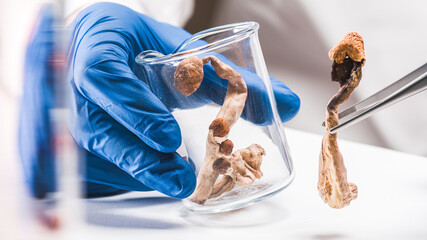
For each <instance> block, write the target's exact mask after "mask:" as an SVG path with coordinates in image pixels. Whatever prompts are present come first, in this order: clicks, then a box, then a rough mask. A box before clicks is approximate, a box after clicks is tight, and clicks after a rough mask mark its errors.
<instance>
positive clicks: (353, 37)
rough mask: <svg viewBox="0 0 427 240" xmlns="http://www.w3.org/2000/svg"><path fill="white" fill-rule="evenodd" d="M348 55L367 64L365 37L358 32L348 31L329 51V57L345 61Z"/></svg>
mask: <svg viewBox="0 0 427 240" xmlns="http://www.w3.org/2000/svg"><path fill="white" fill-rule="evenodd" d="M346 57H349V58H351V59H352V60H353V61H356V62H361V63H362V66H363V65H365V61H366V58H365V47H364V43H363V38H362V37H361V36H360V35H359V34H358V33H356V32H351V33H347V34H346V35H345V36H344V38H343V39H342V40H341V41H340V42H339V43H338V44H337V45H335V46H334V47H333V48H332V49H331V50H330V51H329V58H330V59H331V60H334V61H335V62H337V63H343V62H344V59H345V58H346Z"/></svg>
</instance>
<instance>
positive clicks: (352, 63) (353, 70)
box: [317, 32, 366, 208]
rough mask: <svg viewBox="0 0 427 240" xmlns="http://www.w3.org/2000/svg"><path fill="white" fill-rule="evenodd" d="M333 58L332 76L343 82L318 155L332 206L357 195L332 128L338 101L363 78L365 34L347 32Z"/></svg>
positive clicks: (323, 185)
mask: <svg viewBox="0 0 427 240" xmlns="http://www.w3.org/2000/svg"><path fill="white" fill-rule="evenodd" d="M329 58H331V60H333V61H334V62H333V64H332V72H331V78H332V81H335V82H338V83H339V84H340V90H339V91H338V93H336V94H335V95H334V96H333V97H332V98H331V99H330V100H329V103H328V105H327V109H326V120H325V123H326V132H325V135H324V137H323V140H322V150H321V153H320V156H319V181H318V185H317V188H318V190H319V193H320V196H321V198H322V199H323V201H324V202H325V203H327V204H328V205H329V206H330V207H332V208H343V207H345V206H347V205H349V204H350V201H351V200H354V199H356V198H357V194H358V193H357V186H356V185H355V184H353V183H349V182H347V169H346V168H345V166H344V160H343V156H342V154H341V152H340V151H339V148H338V143H337V134H336V133H333V134H331V133H330V132H329V130H330V129H331V128H333V127H334V126H336V125H338V105H340V104H342V103H343V102H345V101H346V100H347V99H348V98H349V97H350V94H351V93H352V92H353V90H354V89H355V88H356V87H357V86H358V85H359V82H360V80H361V78H362V66H363V65H364V64H365V61H366V59H365V52H364V43H363V39H362V37H361V36H360V35H359V34H357V33H355V32H352V33H348V34H347V35H345V37H344V39H343V40H341V42H339V43H338V44H337V45H336V46H335V47H333V48H332V49H331V50H330V51H329Z"/></svg>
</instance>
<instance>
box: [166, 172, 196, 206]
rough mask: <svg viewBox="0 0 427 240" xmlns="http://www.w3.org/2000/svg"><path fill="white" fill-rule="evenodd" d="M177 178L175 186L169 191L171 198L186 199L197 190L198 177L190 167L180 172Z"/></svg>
mask: <svg viewBox="0 0 427 240" xmlns="http://www.w3.org/2000/svg"><path fill="white" fill-rule="evenodd" d="M175 178H176V180H174V181H173V182H174V185H173V186H171V188H170V189H169V194H168V195H169V196H171V197H174V198H178V199H184V198H187V197H189V196H190V195H191V194H192V193H193V192H194V190H195V189H196V175H195V174H194V172H193V170H192V168H191V166H190V165H189V166H188V168H186V169H185V170H183V171H180V172H179V173H178V174H177V175H176V176H175Z"/></svg>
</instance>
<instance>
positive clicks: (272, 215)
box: [180, 200, 288, 227]
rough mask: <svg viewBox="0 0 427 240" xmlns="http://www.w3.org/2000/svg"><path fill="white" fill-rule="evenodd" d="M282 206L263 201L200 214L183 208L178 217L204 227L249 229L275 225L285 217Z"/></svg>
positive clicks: (285, 213)
mask: <svg viewBox="0 0 427 240" xmlns="http://www.w3.org/2000/svg"><path fill="white" fill-rule="evenodd" d="M287 215H288V214H287V211H286V209H284V208H283V207H282V206H280V205H277V204H275V203H273V202H272V201H268V200H267V201H263V202H259V203H256V204H254V205H251V206H249V207H245V208H242V209H238V210H234V211H229V212H223V213H209V214H200V213H195V212H191V211H188V210H187V209H185V208H184V207H182V209H181V210H180V216H181V217H182V218H183V219H185V220H186V221H188V222H190V223H192V224H196V225H200V226H206V227H250V226H259V225H264V224H271V223H277V222H279V221H282V220H283V219H285V218H286V216H287Z"/></svg>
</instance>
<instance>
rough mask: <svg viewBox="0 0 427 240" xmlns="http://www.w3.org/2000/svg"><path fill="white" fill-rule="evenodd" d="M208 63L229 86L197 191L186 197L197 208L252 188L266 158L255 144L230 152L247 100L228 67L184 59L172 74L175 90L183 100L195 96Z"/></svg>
mask: <svg viewBox="0 0 427 240" xmlns="http://www.w3.org/2000/svg"><path fill="white" fill-rule="evenodd" d="M209 62H211V65H212V67H213V68H214V70H215V72H216V74H217V75H218V76H219V77H220V78H223V79H227V80H228V86H227V93H226V95H225V99H224V103H223V105H222V106H221V108H220V110H219V112H218V114H217V116H216V118H215V120H214V121H213V122H212V123H211V125H210V126H209V133H208V137H207V143H206V154H205V159H204V162H203V166H202V168H201V170H200V172H199V174H198V176H197V186H196V190H195V191H194V193H193V194H192V195H191V196H190V197H189V198H190V199H191V200H192V201H193V202H195V203H198V204H203V203H204V202H205V201H206V200H207V199H210V198H215V197H218V196H220V195H221V194H223V193H225V192H227V191H230V190H232V189H233V188H234V186H235V185H239V186H247V185H251V184H252V183H253V182H254V181H255V180H256V179H258V178H260V177H261V176H262V172H261V170H260V166H261V163H262V156H263V155H265V151H264V149H263V148H262V147H261V146H260V145H258V144H252V145H251V146H249V147H247V148H245V149H241V150H238V151H235V152H233V147H234V144H233V142H232V141H231V140H230V139H227V136H228V133H229V131H230V129H231V127H232V126H233V125H234V123H235V122H236V121H237V120H238V119H239V117H240V115H241V114H242V111H243V108H244V107H245V102H246V97H247V86H246V83H245V81H244V80H243V78H242V76H241V75H240V74H239V73H238V72H236V71H235V70H234V69H233V68H231V67H230V66H229V65H227V64H225V63H223V62H221V61H220V60H219V59H218V58H216V57H214V56H208V57H204V58H202V59H199V58H197V57H190V58H187V59H184V60H182V61H181V62H180V63H179V64H178V66H177V69H176V71H175V74H174V84H175V88H176V89H177V90H178V91H180V92H181V93H182V94H184V95H186V96H189V95H191V94H192V93H193V92H195V91H196V90H197V89H198V88H199V86H200V84H201V82H202V80H203V65H205V64H207V63H209ZM220 175H222V176H221V177H220Z"/></svg>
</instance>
